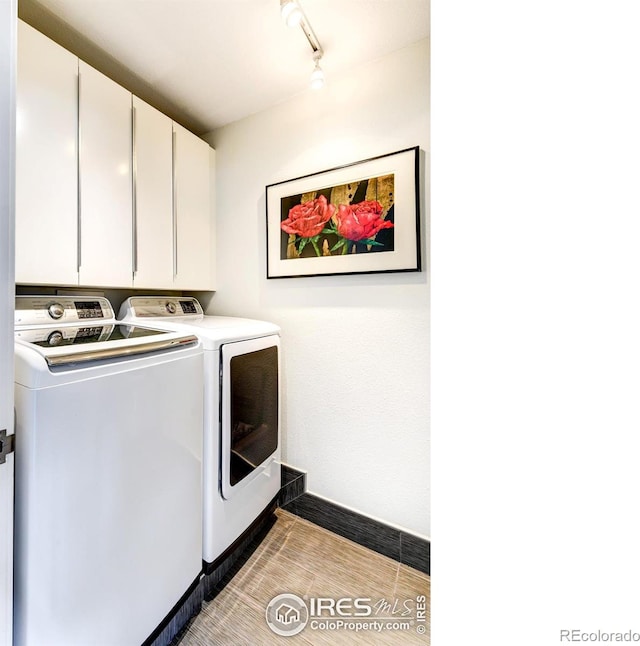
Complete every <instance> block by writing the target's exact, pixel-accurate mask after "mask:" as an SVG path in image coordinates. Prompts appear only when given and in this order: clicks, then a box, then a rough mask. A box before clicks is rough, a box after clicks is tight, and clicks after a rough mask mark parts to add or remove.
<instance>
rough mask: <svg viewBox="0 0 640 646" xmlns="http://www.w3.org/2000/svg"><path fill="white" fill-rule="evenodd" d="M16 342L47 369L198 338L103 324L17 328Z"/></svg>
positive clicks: (177, 345)
mask: <svg viewBox="0 0 640 646" xmlns="http://www.w3.org/2000/svg"><path fill="white" fill-rule="evenodd" d="M14 337H15V340H16V342H17V343H19V344H21V345H24V346H27V347H29V348H31V349H32V350H33V351H35V352H37V353H38V354H39V355H41V356H42V357H43V358H44V359H45V361H46V362H47V364H48V366H49V368H54V367H61V366H67V367H74V366H76V365H78V364H86V363H87V362H90V361H103V360H106V359H118V358H127V357H130V356H133V355H140V354H147V353H150V352H160V351H163V350H172V349H176V348H180V347H186V346H189V345H196V344H197V343H198V337H196V336H195V335H193V334H188V333H186V332H172V331H166V330H158V329H154V328H147V327H141V326H138V325H120V324H117V323H110V324H107V325H91V326H69V325H61V326H60V327H34V328H20V329H16V330H15V332H14Z"/></svg>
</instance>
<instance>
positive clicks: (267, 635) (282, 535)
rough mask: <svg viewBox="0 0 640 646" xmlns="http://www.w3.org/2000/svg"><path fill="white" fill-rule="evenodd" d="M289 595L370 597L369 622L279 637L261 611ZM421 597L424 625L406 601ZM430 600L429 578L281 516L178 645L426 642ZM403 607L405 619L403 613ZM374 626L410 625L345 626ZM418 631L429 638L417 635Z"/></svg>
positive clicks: (309, 645) (319, 645)
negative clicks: (371, 626)
mask: <svg viewBox="0 0 640 646" xmlns="http://www.w3.org/2000/svg"><path fill="white" fill-rule="evenodd" d="M287 592H288V593H291V594H297V595H298V596H299V597H301V598H303V599H304V600H305V601H307V602H308V601H309V600H310V599H311V598H312V597H327V598H329V599H340V598H344V597H348V598H354V597H365V598H367V599H371V602H370V603H371V604H372V608H373V613H374V616H372V617H368V618H367V617H363V618H356V617H343V618H340V617H337V616H336V617H321V618H319V619H318V621H320V622H325V621H329V622H330V625H332V624H334V622H336V621H337V620H340V619H342V621H344V622H346V626H345V624H342V626H341V627H340V628H339V629H337V630H331V629H330V628H329V627H327V626H326V625H323V624H322V623H320V624H319V625H318V624H313V625H312V624H311V622H310V623H309V624H308V625H307V626H306V628H305V629H304V630H303V631H302V632H301V633H299V634H298V635H294V636H292V637H281V636H279V635H276V634H274V633H273V632H272V631H271V629H270V628H269V627H268V625H267V623H266V620H265V611H266V608H267V605H268V603H269V601H270V600H271V599H272V598H273V597H275V596H276V595H278V594H282V593H287ZM421 594H422V595H424V596H425V597H426V598H427V612H426V617H425V619H426V621H425V622H424V624H423V623H422V622H419V623H416V621H415V605H412V604H411V603H409V602H413V600H415V599H416V597H417V596H418V595H421ZM429 595H430V579H429V577H428V576H427V575H425V574H423V573H421V572H419V571H417V570H414V569H413V568H410V567H407V566H405V565H400V564H398V563H397V562H396V561H393V560H392V559H389V558H387V557H385V556H382V555H380V554H377V553H375V552H372V551H370V550H368V549H366V548H364V547H362V546H360V545H357V544H356V543H353V542H351V541H348V540H346V539H344V538H342V537H340V536H337V535H335V534H333V533H331V532H328V531H327V530H325V529H323V528H320V527H317V526H316V525H313V524H312V523H309V522H308V521H305V520H303V519H301V518H298V517H296V516H293V515H292V514H289V513H288V512H283V511H282V510H278V511H277V521H276V523H275V525H274V526H273V527H272V528H271V530H270V532H269V534H268V535H267V536H266V537H265V539H264V540H263V542H262V543H261V544H260V546H259V547H258V548H257V549H256V551H255V552H254V553H253V554H252V555H251V557H250V558H249V559H248V560H247V562H246V563H245V564H244V565H243V566H242V568H241V569H240V570H239V571H238V572H237V573H236V575H235V576H234V577H233V579H232V580H231V581H230V582H229V583H228V584H227V586H226V587H225V588H224V589H223V590H222V591H221V592H220V593H219V594H218V595H217V596H216V597H215V598H214V599H213V600H211V601H210V602H207V603H205V604H204V605H203V608H202V611H201V612H200V614H199V615H198V616H197V617H195V618H194V619H193V620H192V622H191V623H190V625H189V627H188V629H187V630H186V632H185V633H184V634H183V636H182V637H181V639H180V641H179V646H258V645H259V646H270V645H271V644H274V645H277V644H282V645H285V644H286V645H288V646H315V645H317V646H324V645H327V646H341V645H345V646H348V645H350V644H354V645H355V644H365V645H368V644H375V645H376V646H378V645H380V646H387V645H389V646H394V645H396V644H397V645H400V646H402V645H404V644H406V645H407V646H410V645H412V644H429V635H428V628H429V616H430V615H429V610H428V609H429V598H430V597H429ZM405 601H407V603H408V606H403V603H404V602H405ZM407 608H409V609H410V610H411V611H412V613H410V614H411V616H410V617H408V616H403V614H402V613H403V612H404V611H405V610H407ZM394 611H395V612H394ZM314 619H315V618H312V620H314ZM372 620H376V621H381V622H383V623H386V622H387V621H395V622H404V621H409V626H407V627H406V629H400V627H398V628H397V629H395V630H386V631H382V632H376V631H373V630H364V629H361V630H360V631H359V632H356V631H355V630H353V627H349V626H348V624H352V623H353V622H357V621H359V622H361V623H370V622H371V621H372ZM334 625H335V624H334ZM423 625H424V626H425V630H426V634H419V633H418V627H420V629H422V626H423ZM314 627H315V629H314Z"/></svg>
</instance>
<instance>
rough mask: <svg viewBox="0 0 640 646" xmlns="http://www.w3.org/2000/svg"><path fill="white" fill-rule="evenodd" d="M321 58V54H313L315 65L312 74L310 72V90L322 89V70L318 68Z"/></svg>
mask: <svg viewBox="0 0 640 646" xmlns="http://www.w3.org/2000/svg"><path fill="white" fill-rule="evenodd" d="M321 58H322V54H320V52H314V54H313V60H314V61H315V63H316V65H315V67H314V68H313V72H311V89H312V90H320V89H321V88H323V87H324V72H323V71H322V68H321V67H320V59H321Z"/></svg>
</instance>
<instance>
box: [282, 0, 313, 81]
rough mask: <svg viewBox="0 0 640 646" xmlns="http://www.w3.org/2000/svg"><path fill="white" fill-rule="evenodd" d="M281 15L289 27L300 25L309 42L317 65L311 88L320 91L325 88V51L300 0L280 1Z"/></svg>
mask: <svg viewBox="0 0 640 646" xmlns="http://www.w3.org/2000/svg"><path fill="white" fill-rule="evenodd" d="M280 13H281V14H282V18H283V19H284V21H285V22H286V23H287V26H289V27H295V26H296V25H300V28H301V29H302V32H303V33H304V35H305V36H306V38H307V40H308V41H309V45H311V50H312V52H313V61H314V63H315V66H314V68H313V72H312V73H311V87H312V88H313V89H314V90H318V89H320V88H321V87H323V86H324V72H323V71H322V68H321V67H320V59H321V58H322V57H323V56H324V50H323V49H322V45H321V44H320V41H319V40H318V37H317V36H316V33H315V32H314V31H313V27H311V24H310V23H309V20H308V18H307V17H306V15H305V13H304V11H303V10H302V7H301V6H300V2H299V0H280Z"/></svg>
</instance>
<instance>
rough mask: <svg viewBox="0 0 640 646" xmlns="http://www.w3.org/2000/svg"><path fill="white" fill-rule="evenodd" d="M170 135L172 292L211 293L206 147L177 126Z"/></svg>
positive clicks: (207, 146)
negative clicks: (173, 221)
mask: <svg viewBox="0 0 640 646" xmlns="http://www.w3.org/2000/svg"><path fill="white" fill-rule="evenodd" d="M173 132H174V151H173V152H174V158H173V163H174V187H173V189H174V201H175V203H174V210H175V213H174V217H175V223H174V233H175V240H174V245H175V261H174V262H175V267H174V273H175V279H174V287H175V289H191V290H196V289H202V290H208V289H211V285H212V276H211V213H210V196H209V144H207V142H206V141H203V140H202V139H200V138H198V137H196V136H195V135H194V134H192V133H191V132H189V131H188V130H186V129H185V128H183V127H182V126H180V125H179V124H177V123H175V122H174V124H173Z"/></svg>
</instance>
